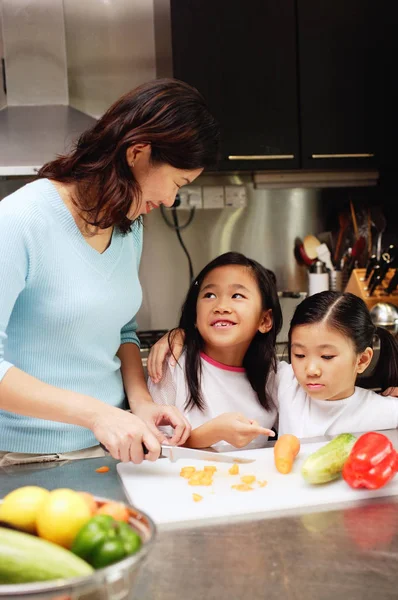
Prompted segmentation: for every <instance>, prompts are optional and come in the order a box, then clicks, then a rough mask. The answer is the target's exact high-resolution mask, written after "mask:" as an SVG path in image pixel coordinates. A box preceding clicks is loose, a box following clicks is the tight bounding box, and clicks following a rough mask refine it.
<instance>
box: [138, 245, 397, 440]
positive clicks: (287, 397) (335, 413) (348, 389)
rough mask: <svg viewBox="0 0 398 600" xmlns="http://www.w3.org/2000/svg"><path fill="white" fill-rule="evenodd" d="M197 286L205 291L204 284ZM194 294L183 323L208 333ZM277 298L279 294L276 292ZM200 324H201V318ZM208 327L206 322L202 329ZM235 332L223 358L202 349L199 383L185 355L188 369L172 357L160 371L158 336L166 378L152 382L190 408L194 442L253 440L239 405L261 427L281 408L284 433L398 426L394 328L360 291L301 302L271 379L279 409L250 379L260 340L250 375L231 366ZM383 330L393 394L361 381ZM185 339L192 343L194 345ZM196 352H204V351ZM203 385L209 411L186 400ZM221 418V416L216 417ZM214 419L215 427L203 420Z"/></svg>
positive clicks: (387, 384)
mask: <svg viewBox="0 0 398 600" xmlns="http://www.w3.org/2000/svg"><path fill="white" fill-rule="evenodd" d="M224 256H225V255H224ZM227 256H228V255H227ZM220 258H222V257H220ZM216 260H218V259H216ZM209 267H210V265H209ZM260 268H261V269H264V268H263V267H261V266H260ZM206 269H207V267H206ZM219 272H220V269H218V270H217V271H216V273H215V275H216V278H217V276H218V273H219ZM199 277H200V276H199ZM198 279H199V278H198ZM202 287H203V279H202ZM271 288H272V286H271ZM196 291H197V292H199V289H197V290H196ZM211 292H212V293H211V296H212V297H213V296H214V297H215V295H214V294H213V290H211ZM192 294H194V292H192V288H191V290H190V293H189V294H188V297H187V302H188V300H189V303H188V305H187V303H186V305H185V306H184V309H183V317H182V319H181V322H180V327H182V330H183V331H182V333H184V332H185V335H186V336H188V337H191V338H192V336H195V335H196V336H197V338H196V339H198V340H200V339H201V336H200V334H199V333H198V332H197V331H196V330H195V331H194V332H193V331H192V328H190V327H189V315H191V314H192V301H193V299H194V297H195V296H192ZM198 296H199V297H198ZM271 296H272V298H273V292H272V293H271ZM196 297H197V298H198V308H199V310H200V307H199V303H200V302H201V300H200V297H201V295H200V294H196ZM271 304H273V306H274V309H273V317H274V324H275V325H276V329H275V330H274V331H275V332H276V333H277V331H278V330H279V329H278V328H279V326H280V317H279V314H280V313H279V312H278V310H280V309H279V304H275V300H273V299H271V300H269V299H268V300H267V299H266V298H265V299H264V305H265V306H270V305H271ZM198 312H199V311H198ZM195 318H196V317H195ZM192 323H195V319H193V321H192ZM200 326H201V324H200V323H199V322H198V327H200ZM176 331H178V330H176ZM224 333H225V334H227V335H229V332H227V331H225V332H224V331H221V332H220V334H221V335H222V336H223V335H224ZM231 333H233V332H231ZM270 333H272V330H270ZM276 333H275V336H276ZM205 335H206V333H205ZM227 335H226V336H225V338H223V339H224V343H223V350H222V352H223V353H224V357H223V359H222V360H221V359H220V358H219V359H218V361H219V362H216V361H214V360H212V359H211V358H209V356H206V355H204V354H203V353H202V354H201V358H200V359H198V360H199V365H200V367H201V369H202V379H196V380H195V381H194V382H193V384H192V381H191V383H190V378H191V373H192V371H189V370H188V374H186V373H187V368H186V362H185V355H184V354H183V355H182V358H181V359H180V361H179V364H180V366H181V368H179V367H175V366H174V363H175V360H174V359H173V357H171V358H170V359H169V360H168V363H167V370H166V374H165V375H164V377H163V379H161V375H159V374H158V373H157V371H158V370H159V369H160V365H161V364H162V361H163V357H164V355H165V344H164V342H163V341H161V342H158V344H157V345H155V347H154V351H153V352H152V353H151V354H152V355H151V360H150V365H149V372H150V374H152V376H153V378H154V379H155V380H157V382H158V383H156V384H154V383H153V382H152V381H151V380H150V383H149V387H150V391H151V393H152V395H153V397H154V400H155V401H158V402H165V403H170V399H171V403H175V404H176V405H177V406H178V407H179V408H180V409H181V410H182V411H183V412H185V414H186V416H187V417H188V418H189V420H190V421H191V424H192V426H193V427H196V428H198V429H196V430H195V431H194V432H193V434H192V437H191V438H190V442H189V443H190V445H191V446H194V447H203V446H206V445H213V444H214V443H215V441H217V442H218V441H219V439H218V438H220V439H225V440H228V441H229V442H230V443H231V444H232V445H234V446H237V447H241V446H242V445H243V444H244V442H247V439H248V438H245V435H246V433H247V435H248V436H249V438H250V428H248V429H247V432H246V431H245V435H241V437H240V438H239V429H237V425H238V423H239V421H238V419H237V418H236V415H234V414H233V415H231V413H230V411H231V410H239V411H241V412H243V413H245V414H247V415H249V416H252V415H253V414H255V415H256V417H255V418H256V420H257V421H258V422H259V423H261V425H263V426H265V427H271V426H272V424H273V422H274V420H275V415H276V409H275V406H276V407H277V409H278V410H279V426H278V431H279V435H282V434H284V433H293V434H294V435H296V436H297V437H299V438H311V437H316V436H324V435H337V434H339V433H344V432H353V433H355V432H363V431H369V430H383V429H393V428H397V427H398V398H396V397H394V395H396V394H397V391H398V344H397V342H396V341H395V339H394V338H393V336H392V335H391V334H390V333H389V332H388V331H387V330H385V329H382V328H378V327H375V326H374V325H373V323H372V321H371V318H370V314H369V311H368V309H367V307H366V305H365V303H364V302H363V300H361V299H360V298H359V297H357V296H354V295H353V294H349V293H339V292H321V293H320V294H315V295H313V296H310V297H308V298H307V299H305V300H304V301H303V302H302V303H301V304H300V305H299V306H298V307H297V309H296V311H295V314H294V316H293V319H292V321H291V326H290V331H289V358H290V360H291V364H288V363H286V362H280V363H279V364H278V366H277V374H275V370H274V368H269V369H268V371H267V373H266V376H265V379H263V381H264V385H265V390H266V397H267V398H268V402H269V404H268V406H269V407H271V408H270V409H269V410H268V411H267V412H264V408H263V405H262V403H261V401H260V405H259V396H258V395H256V394H255V393H254V391H253V389H252V388H251V386H250V384H249V375H248V374H249V373H253V372H254V373H256V371H255V369H258V368H259V364H258V363H251V362H250V361H253V359H254V360H255V358H256V357H255V356H254V355H253V351H254V348H255V346H254V345H253V346H252V352H251V353H250V354H249V353H247V355H246V356H245V359H244V363H242V364H244V365H245V366H246V369H247V370H246V374H245V372H244V370H245V369H244V367H243V369H242V367H240V368H239V367H236V366H235V367H233V366H230V367H228V366H226V365H227V364H229V363H228V359H226V358H225V354H226V352H227V351H228V345H227V340H228V338H227ZM267 335H269V334H267ZM375 335H378V337H379V339H380V343H381V351H380V356H379V359H378V362H377V365H376V367H375V369H374V371H373V375H372V379H373V380H374V381H378V383H379V385H380V387H381V389H384V390H386V392H385V394H387V393H389V394H391V395H390V396H385V395H379V394H375V393H374V392H372V391H369V390H366V389H362V388H360V387H356V385H355V383H356V380H357V377H358V375H360V374H362V373H364V371H365V370H366V369H367V368H368V366H369V364H370V362H371V360H372V357H373V339H374V336H375ZM181 338H182V336H181V335H180V334H178V335H177V336H176V337H175V339H171V340H170V344H171V347H172V348H173V351H174V353H175V354H176V358H178V356H177V355H178V354H179V347H178V346H179V345H180V344H181V341H180V340H181ZM264 339H265V338H264ZM271 339H272V340H274V339H275V338H274V337H272V338H271V337H270V338H269V340H271ZM182 343H183V342H182ZM228 343H229V342H228ZM273 343H274V342H273ZM184 345H185V346H187V348H189V347H190V344H189V343H188V344H184ZM216 351H217V349H216ZM208 352H210V353H211V352H213V351H212V350H208ZM194 354H195V355H196V356H197V353H196V350H194ZM221 363H223V364H221ZM231 364H233V362H232V363H231ZM272 364H273V363H272ZM250 367H252V369H250ZM199 383H200V385H201V386H202V390H201V391H202V393H203V394H204V397H205V404H204V405H203V404H202V406H203V408H204V409H203V410H202V409H201V408H200V405H199V404H198V403H192V402H191V406H189V404H188V403H187V402H186V398H187V397H188V395H189V390H190V389H193V390H194V392H195V390H197V389H199V387H198V386H199ZM258 383H260V382H258ZM361 383H363V382H361ZM260 385H262V383H260ZM253 387H254V386H253ZM394 388H395V389H394ZM254 389H256V388H254ZM257 389H258V388H257ZM202 398H203V396H202ZM261 410H262V411H263V412H262V417H263V418H262V417H261V415H259V416H257V413H258V412H259V411H260V412H261ZM248 411H249V412H248ZM250 411H254V412H251V413H250ZM223 413H224V414H223ZM215 416H217V419H214V417H215ZM240 418H241V417H240ZM212 419H214V420H213V421H212ZM247 421H248V419H243V420H242V423H246V427H247ZM206 422H208V425H207V428H206V427H204V425H203V424H204V423H206ZM220 424H221V425H223V426H224V427H220V428H218V429H217V435H216V434H215V428H216V427H217V425H220ZM242 428H243V425H242ZM252 433H253V434H254V431H253V432H252ZM202 434H203V437H202ZM213 434H214V435H213ZM220 436H221V437H220ZM222 436H224V437H222ZM265 441H266V438H264V437H263V436H261V438H259V439H258V440H256V441H255V442H253V443H252V444H251V446H250V447H253V445H255V446H258V445H263V444H264V442H265ZM220 449H221V448H220Z"/></svg>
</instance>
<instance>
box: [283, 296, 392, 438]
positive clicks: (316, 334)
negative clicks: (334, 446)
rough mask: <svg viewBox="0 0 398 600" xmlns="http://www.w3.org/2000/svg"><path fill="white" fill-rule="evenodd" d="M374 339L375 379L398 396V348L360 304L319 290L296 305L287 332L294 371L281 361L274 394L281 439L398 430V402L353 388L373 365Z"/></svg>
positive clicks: (357, 301) (355, 300) (364, 305)
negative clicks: (376, 347)
mask: <svg viewBox="0 0 398 600" xmlns="http://www.w3.org/2000/svg"><path fill="white" fill-rule="evenodd" d="M375 334H377V335H378V337H379V339H380V343H381V350H380V357H379V359H378V362H377V365H376V368H375V371H374V373H373V375H372V378H373V380H374V381H378V382H379V385H380V387H381V389H384V390H385V389H386V388H390V389H389V390H388V389H387V393H388V392H389V393H396V390H395V391H394V390H392V389H391V387H395V386H398V344H397V342H396V340H395V339H394V338H393V336H392V335H391V334H390V333H389V332H388V331H387V330H386V329H382V328H379V327H375V326H374V325H373V323H372V321H371V318H370V313H369V311H368V309H367V307H366V304H365V303H364V302H363V300H362V299H361V298H359V297H357V296H354V295H353V294H349V293H340V292H321V293H319V294H315V295H313V296H309V297H308V298H306V299H305V300H303V302H301V303H300V304H299V305H298V306H297V308H296V311H295V313H294V315H293V318H292V321H291V324H290V331H289V344H288V349H289V358H290V360H291V365H288V364H287V363H280V365H279V367H278V375H277V378H276V388H277V389H275V388H274V392H273V393H274V394H275V396H276V397H277V398H278V402H277V403H278V405H279V434H280V435H281V434H283V433H293V434H295V435H297V436H298V437H300V438H309V437H314V436H321V435H327V434H329V435H337V434H339V433H344V432H354V433H355V432H365V431H369V430H375V429H376V430H377V429H379V430H380V429H394V428H397V427H398V398H395V397H386V396H381V395H379V394H375V393H374V392H371V391H369V390H365V389H362V388H360V387H356V386H355V383H356V380H357V377H358V375H359V374H361V373H363V372H364V371H365V370H366V369H367V367H368V366H369V364H370V362H371V360H372V357H373V339H374V336H375Z"/></svg>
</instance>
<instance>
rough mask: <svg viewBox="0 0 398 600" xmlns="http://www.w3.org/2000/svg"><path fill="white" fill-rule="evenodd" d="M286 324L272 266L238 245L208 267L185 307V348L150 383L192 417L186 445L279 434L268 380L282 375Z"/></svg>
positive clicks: (261, 440)
mask: <svg viewBox="0 0 398 600" xmlns="http://www.w3.org/2000/svg"><path fill="white" fill-rule="evenodd" d="M281 326H282V312H281V308H280V304H279V300H278V295H277V291H276V286H275V278H274V275H273V273H272V272H271V271H268V270H267V269H265V268H264V267H263V266H261V265H260V264H259V263H257V262H256V261H255V260H251V259H249V258H246V257H245V256H243V255H242V254H238V253H235V252H228V253H226V254H223V255H221V256H219V257H218V258H216V259H215V260H213V261H212V262H210V263H209V264H208V265H207V266H206V267H205V268H204V269H203V270H202V271H201V273H200V274H199V275H198V277H197V278H196V280H195V281H194V283H193V284H192V285H191V287H190V289H189V291H188V294H187V297H186V300H185V303H184V305H183V308H182V314H181V319H180V323H179V327H180V329H181V330H182V331H183V333H184V337H185V342H184V351H183V354H182V356H181V358H180V359H179V361H178V363H177V365H175V366H173V365H172V364H171V363H172V361H171V360H170V359H169V360H168V361H167V365H166V372H165V374H164V377H163V378H162V379H161V380H160V381H159V382H158V383H154V382H153V381H151V380H149V384H148V385H149V391H150V393H151V395H152V398H153V399H154V401H155V402H157V403H160V404H174V405H175V406H176V407H177V408H179V409H180V410H181V411H182V412H183V413H184V414H185V415H186V417H187V418H188V419H189V421H190V423H191V425H192V429H193V431H192V432H191V437H190V438H189V440H188V443H187V445H189V446H191V447H195V448H204V447H208V446H214V445H216V446H217V447H218V449H222V450H225V449H227V445H232V446H234V447H238V448H242V447H244V446H247V445H249V444H250V447H258V446H263V445H264V444H265V442H266V441H267V439H268V438H267V436H269V435H271V436H273V435H274V433H273V432H272V431H270V428H271V427H272V426H273V425H274V423H275V420H276V416H277V409H276V406H275V404H274V402H273V401H272V398H271V396H270V393H269V390H268V386H267V385H266V384H267V380H268V378H269V375H270V374H273V375H274V377H275V372H276V365H277V361H276V356H275V341H276V336H277V334H278V332H279V331H280V329H281ZM170 343H171V345H172V344H173V342H172V340H171V339H170ZM259 436H260V437H259Z"/></svg>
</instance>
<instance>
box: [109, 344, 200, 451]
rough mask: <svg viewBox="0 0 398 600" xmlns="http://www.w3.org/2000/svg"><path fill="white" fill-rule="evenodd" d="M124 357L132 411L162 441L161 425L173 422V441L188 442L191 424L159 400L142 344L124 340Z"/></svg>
mask: <svg viewBox="0 0 398 600" xmlns="http://www.w3.org/2000/svg"><path fill="white" fill-rule="evenodd" d="M117 355H118V357H119V359H120V361H121V370H122V377H123V384H124V389H125V392H126V396H127V399H128V402H129V405H130V408H131V411H132V412H133V413H134V414H135V415H137V416H138V417H140V418H141V419H142V420H143V421H145V423H146V424H147V426H148V427H149V429H150V430H151V431H152V433H153V434H154V435H156V437H157V438H158V439H159V441H160V442H164V441H166V440H165V436H164V434H163V433H162V432H161V431H160V430H159V429H158V425H170V426H171V427H173V429H174V434H173V436H172V437H171V438H170V439H169V440H168V443H170V444H183V443H184V442H186V440H187V438H188V436H189V434H190V432H191V426H190V424H189V422H188V421H187V419H186V418H185V417H184V416H183V415H182V414H181V413H180V411H179V410H178V409H177V408H176V407H175V406H166V405H159V404H155V403H154V402H153V400H152V397H151V394H150V392H149V390H148V386H147V384H146V381H145V375H144V369H143V368H142V363H141V356H140V351H139V348H138V346H137V345H136V344H131V343H126V344H122V345H121V346H120V348H119V351H118V353H117Z"/></svg>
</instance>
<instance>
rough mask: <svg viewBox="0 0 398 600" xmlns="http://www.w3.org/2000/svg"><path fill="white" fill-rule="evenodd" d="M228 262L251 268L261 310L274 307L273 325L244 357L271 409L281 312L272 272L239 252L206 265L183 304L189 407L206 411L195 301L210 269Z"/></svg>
mask: <svg viewBox="0 0 398 600" xmlns="http://www.w3.org/2000/svg"><path fill="white" fill-rule="evenodd" d="M229 265H238V266H242V267H246V268H247V269H249V270H250V272H251V274H252V275H253V277H254V279H255V280H256V282H257V285H258V288H259V291H260V294H261V298H262V309H263V310H269V309H271V310H272V328H271V329H270V331H268V332H267V333H260V332H259V331H258V332H257V333H256V335H255V336H254V338H253V340H252V342H251V344H250V346H249V348H248V350H247V352H246V354H245V357H244V359H243V367H244V368H245V370H246V375H247V378H248V380H249V382H250V384H251V386H252V388H253V390H254V391H255V392H256V394H257V397H258V400H259V402H260V404H261V406H263V407H264V408H265V409H266V410H268V411H269V410H271V409H272V406H273V402H272V399H271V398H270V397H269V396H268V394H267V392H266V383H267V379H268V375H269V373H270V371H271V370H273V371H274V372H275V371H276V364H277V361H276V354H275V343H276V336H277V335H278V333H279V331H280V330H281V327H282V311H281V307H280V304H279V298H278V293H277V291H276V285H275V276H274V274H273V273H272V271H269V270H268V269H266V268H265V267H263V266H262V265H260V263H258V262H257V261H255V260H252V259H251V258H247V257H246V256H244V255H243V254H239V253H238V252H226V253H225V254H222V255H221V256H218V257H217V258H215V259H214V260H212V261H211V262H210V263H209V264H208V265H206V266H205V267H204V269H202V271H201V272H200V273H199V275H198V276H197V278H196V279H195V281H194V282H193V283H192V285H191V287H190V288H189V290H188V294H187V296H186V299H185V302H184V305H183V307H182V311H181V318H180V323H179V327H180V328H181V329H182V330H183V331H184V334H185V342H184V349H185V376H186V380H187V384H188V390H189V396H188V399H187V402H186V408H187V410H190V409H191V408H193V407H194V406H197V407H198V408H199V409H200V410H202V411H203V410H205V407H206V404H205V401H204V399H203V395H202V393H201V385H200V382H201V375H202V370H201V362H200V352H201V350H202V348H203V345H204V343H203V339H202V337H201V335H200V333H199V331H198V329H197V328H196V304H197V300H198V296H199V292H200V288H201V286H202V283H203V280H204V279H205V277H206V276H207V275H208V274H209V273H210V272H211V271H213V270H214V269H217V268H218V267H225V266H229ZM174 331H175V330H174ZM172 337H173V332H170V335H169V343H170V346H171V343H172Z"/></svg>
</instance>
